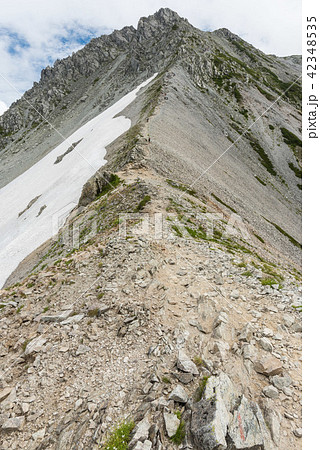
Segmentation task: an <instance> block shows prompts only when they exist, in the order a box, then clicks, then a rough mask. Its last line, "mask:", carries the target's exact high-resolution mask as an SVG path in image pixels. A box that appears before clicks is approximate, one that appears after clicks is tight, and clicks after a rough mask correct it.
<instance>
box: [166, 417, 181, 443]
mask: <svg viewBox="0 0 320 450" xmlns="http://www.w3.org/2000/svg"><path fill="white" fill-rule="evenodd" d="M163 418H164V423H165V427H166V430H167V434H168V436H169V438H171V437H172V436H174V435H175V434H176V432H177V429H178V428H179V425H180V420H179V419H178V417H177V416H176V415H175V414H169V413H164V414H163Z"/></svg>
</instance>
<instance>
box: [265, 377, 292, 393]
mask: <svg viewBox="0 0 320 450" xmlns="http://www.w3.org/2000/svg"><path fill="white" fill-rule="evenodd" d="M270 381H271V383H272V384H273V385H274V386H275V387H276V388H277V389H280V391H282V390H283V389H284V388H286V387H289V386H290V385H291V383H292V379H291V377H290V376H289V375H284V376H283V377H280V376H279V375H275V376H274V377H272V378H271V379H270Z"/></svg>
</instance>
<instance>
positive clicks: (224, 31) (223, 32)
mask: <svg viewBox="0 0 320 450" xmlns="http://www.w3.org/2000/svg"><path fill="white" fill-rule="evenodd" d="M213 34H215V35H216V36H219V37H222V38H225V39H228V40H229V41H242V40H243V39H241V38H240V37H239V36H238V35H237V34H234V33H232V32H231V31H230V30H228V28H219V29H218V30H215V31H214V32H213Z"/></svg>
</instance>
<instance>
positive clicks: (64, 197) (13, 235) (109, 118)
mask: <svg viewBox="0 0 320 450" xmlns="http://www.w3.org/2000/svg"><path fill="white" fill-rule="evenodd" d="M156 75H157V74H155V75H153V76H152V77H151V78H149V79H148V80H147V81H145V82H144V83H142V84H141V85H140V86H138V87H137V88H136V89H134V90H133V91H132V92H130V93H129V94H127V95H125V96H124V97H123V98H122V99H120V100H119V101H118V102H117V103H115V104H114V105H113V106H111V107H110V108H108V109H107V110H106V111H104V112H103V113H101V114H99V115H98V116H97V117H95V118H94V119H92V120H90V121H89V122H88V123H86V124H85V125H83V126H82V127H81V128H79V129H78V130H77V131H75V132H74V133H73V134H72V135H71V136H69V138H68V139H67V141H64V142H62V144H60V145H58V146H57V147H56V148H55V149H53V150H52V151H51V152H50V153H48V155H46V156H45V157H44V158H42V159H41V160H40V161H39V162H38V163H36V164H35V165H33V166H32V167H31V168H30V169H28V170H27V171H26V172H24V173H23V174H22V175H20V176H19V177H17V178H16V179H15V180H13V181H12V182H11V183H9V184H7V185H6V186H5V187H3V188H2V189H0V213H1V217H0V287H1V286H3V284H4V283H5V281H6V279H7V278H8V276H9V275H10V274H11V273H12V272H13V270H15V268H16V267H17V266H18V264H19V263H20V262H21V261H22V260H23V259H24V258H25V257H26V256H28V255H29V254H30V253H31V252H33V251H34V250H35V249H36V248H38V247H39V246H40V245H41V244H42V243H44V242H45V241H46V240H47V239H49V238H50V237H52V236H53V235H54V234H55V233H56V232H57V219H59V217H61V216H63V217H66V215H67V214H68V213H69V212H70V211H71V210H72V209H73V208H74V207H75V205H76V204H77V203H78V200H79V198H80V195H81V191H82V187H83V185H84V184H85V183H86V181H87V180H88V179H89V178H90V177H91V176H92V175H94V173H95V172H96V171H97V170H98V169H99V168H100V167H102V166H103V165H104V164H105V163H106V160H105V159H104V157H105V154H106V150H105V147H106V146H107V145H109V144H110V143H111V142H113V141H114V140H115V139H116V138H117V137H119V136H120V135H121V134H122V133H124V132H125V131H127V130H128V129H129V128H130V126H131V121H130V119H128V118H126V117H124V116H121V117H115V116H116V115H117V114H119V113H120V112H121V111H123V109H124V108H125V107H126V106H128V105H129V104H130V103H131V102H132V101H133V100H134V99H135V98H136V96H137V93H138V91H139V90H140V89H141V88H142V87H144V86H146V85H147V84H148V83H150V81H151V80H152V79H153V78H154V77H155V76H156ZM78 141H81V142H79V143H78V145H76V147H75V148H74V149H73V150H72V151H71V152H70V153H68V154H66V155H65V156H64V157H63V159H62V160H61V161H60V162H59V164H55V162H56V160H57V158H58V157H59V156H61V155H63V154H65V153H66V152H67V150H68V149H69V148H70V145H71V144H72V143H75V142H78ZM21 212H23V213H22V214H20V213H21ZM39 212H41V213H40V214H39ZM19 214H20V215H19ZM59 225H60V226H62V225H63V223H60V224H59Z"/></svg>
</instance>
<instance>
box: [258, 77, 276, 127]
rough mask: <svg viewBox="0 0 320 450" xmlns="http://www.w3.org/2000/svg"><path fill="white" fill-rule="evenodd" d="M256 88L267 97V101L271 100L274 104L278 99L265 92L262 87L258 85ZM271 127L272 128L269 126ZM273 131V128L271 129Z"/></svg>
mask: <svg viewBox="0 0 320 450" xmlns="http://www.w3.org/2000/svg"><path fill="white" fill-rule="evenodd" d="M256 88H257V89H258V91H259V92H260V93H261V94H262V95H264V96H265V98H266V99H267V100H269V101H270V102H273V101H274V100H275V99H276V98H275V97H274V96H273V95H272V94H270V93H269V92H267V91H265V90H264V89H262V87H261V86H259V85H258V84H256ZM269 127H270V126H269ZM270 129H271V128H270Z"/></svg>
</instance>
